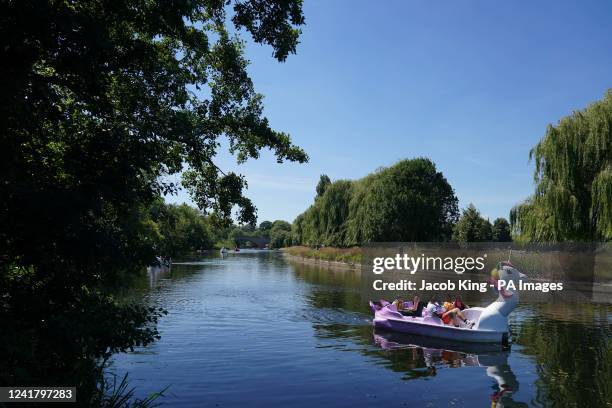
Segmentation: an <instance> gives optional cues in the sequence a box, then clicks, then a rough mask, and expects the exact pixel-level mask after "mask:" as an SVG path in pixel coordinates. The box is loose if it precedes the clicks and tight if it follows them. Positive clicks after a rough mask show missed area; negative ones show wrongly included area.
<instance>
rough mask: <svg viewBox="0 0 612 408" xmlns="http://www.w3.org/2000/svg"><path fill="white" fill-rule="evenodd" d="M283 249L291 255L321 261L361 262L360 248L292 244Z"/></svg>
mask: <svg viewBox="0 0 612 408" xmlns="http://www.w3.org/2000/svg"><path fill="white" fill-rule="evenodd" d="M283 251H285V253H287V254H289V255H291V256H297V257H302V258H311V259H318V260H322V261H332V262H345V263H350V264H359V263H361V248H359V247H351V248H334V247H325V248H320V249H316V248H310V247H306V246H293V247H288V248H284V249H283Z"/></svg>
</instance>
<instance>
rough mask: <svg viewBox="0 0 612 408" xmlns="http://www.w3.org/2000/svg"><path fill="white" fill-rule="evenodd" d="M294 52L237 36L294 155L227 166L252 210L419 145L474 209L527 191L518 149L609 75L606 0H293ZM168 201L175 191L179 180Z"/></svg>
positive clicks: (528, 170)
mask: <svg viewBox="0 0 612 408" xmlns="http://www.w3.org/2000/svg"><path fill="white" fill-rule="evenodd" d="M304 14H305V17H306V26H305V27H303V34H302V36H301V44H300V45H299V47H298V53H297V55H292V56H290V57H289V58H288V60H287V62H285V63H282V64H281V63H278V62H276V60H274V59H273V58H272V57H271V55H272V51H271V49H270V48H269V47H265V46H259V45H254V44H252V43H249V44H248V47H247V57H248V58H249V59H250V60H251V63H252V65H251V66H250V68H249V72H250V73H251V76H252V78H253V81H254V83H255V86H256V89H257V90H258V92H261V93H262V94H264V95H265V100H264V103H265V106H266V115H267V117H268V118H269V120H270V123H271V125H272V126H273V127H274V128H275V129H277V130H282V131H286V132H288V133H290V134H291V136H292V138H293V140H294V142H295V143H296V144H298V145H300V146H302V147H303V148H304V149H305V150H306V151H307V152H308V154H309V155H310V162H309V163H307V164H301V165H300V164H293V163H284V164H281V165H279V164H276V161H275V160H274V158H273V156H272V155H271V154H268V153H264V154H263V155H262V157H261V158H260V159H259V160H256V161H255V160H252V161H249V162H247V163H246V164H244V165H241V166H236V165H235V161H234V160H233V159H232V158H231V156H229V155H228V154H226V153H222V154H220V155H219V157H217V158H216V162H217V164H219V166H220V167H222V168H224V169H227V170H235V171H238V172H240V173H242V174H244V175H245V176H246V177H247V179H248V181H249V190H248V192H247V195H248V196H249V197H250V198H251V199H252V200H253V201H254V203H255V205H256V206H257V207H258V213H259V221H263V220H266V219H269V220H274V219H286V220H288V221H292V220H293V219H294V218H295V216H297V215H298V214H299V213H301V212H302V211H304V210H305V209H306V208H307V207H308V206H309V205H310V204H311V203H312V200H313V196H314V190H315V186H316V183H317V181H318V178H319V175H320V174H321V173H326V174H328V175H329V176H330V177H331V179H332V180H336V179H356V178H360V177H363V176H365V175H366V174H368V173H370V172H371V171H373V170H375V169H376V168H378V167H380V166H388V165H391V164H393V163H394V162H396V161H398V160H400V159H404V158H412V157H418V156H425V157H428V158H430V159H431V160H433V161H434V163H435V164H436V166H437V168H438V170H439V171H442V172H443V173H444V175H445V176H446V178H447V180H448V181H449V182H450V184H451V185H452V186H453V188H454V189H455V192H456V194H457V197H458V198H459V202H460V207H461V208H464V207H465V206H467V205H468V204H469V203H470V202H472V203H474V204H475V205H476V207H477V208H478V209H479V210H480V211H481V212H482V214H483V215H484V216H487V217H490V218H491V219H494V218H496V217H499V216H503V217H508V213H509V210H510V208H511V207H512V206H513V205H515V204H517V203H518V202H520V201H521V200H523V199H525V198H526V197H527V196H529V195H530V194H531V193H532V192H533V165H532V164H530V163H529V160H528V155H529V150H530V148H531V147H533V146H534V145H535V144H536V143H537V141H538V140H539V139H540V138H541V137H542V136H543V135H544V132H545V130H546V126H547V125H548V124H549V123H556V122H557V121H558V120H559V119H560V118H561V117H563V116H566V115H568V114H569V113H571V112H572V111H573V110H576V109H580V108H583V107H585V106H587V105H588V104H589V103H590V102H592V101H595V100H597V99H600V98H601V97H602V96H603V94H604V92H605V91H606V89H608V88H612V23H611V22H612V2H611V1H608V0H602V1H573V2H568V1H559V0H556V1H542V0H539V1H527V0H522V1H505V2H501V1H490V0H486V1H485V0H483V1H445V2H443V1H425V0H422V1H411V0H405V1H400V0H396V1H388V0H387V1H383V2H379V1H357V0H350V1H349V0H342V1H341V0H329V1H327V0H306V1H305V4H304ZM169 201H174V202H182V201H188V199H187V195H186V194H185V193H181V194H179V196H178V197H173V198H171V199H170V200H169Z"/></svg>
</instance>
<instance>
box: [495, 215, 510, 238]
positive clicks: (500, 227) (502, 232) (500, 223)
mask: <svg viewBox="0 0 612 408" xmlns="http://www.w3.org/2000/svg"><path fill="white" fill-rule="evenodd" d="M491 238H492V240H493V241H495V242H510V241H512V235H511V232H510V223H509V222H508V220H507V219H505V218H496V219H495V221H493V227H492V229H491Z"/></svg>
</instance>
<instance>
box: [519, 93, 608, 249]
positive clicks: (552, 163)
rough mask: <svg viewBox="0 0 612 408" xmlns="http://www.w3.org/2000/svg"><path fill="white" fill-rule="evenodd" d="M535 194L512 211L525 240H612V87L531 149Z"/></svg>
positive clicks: (569, 117)
mask: <svg viewBox="0 0 612 408" xmlns="http://www.w3.org/2000/svg"><path fill="white" fill-rule="evenodd" d="M530 157H531V158H532V159H535V165H536V169H535V176H534V178H535V182H536V191H535V194H534V195H533V196H532V197H530V198H529V199H528V200H527V201H526V202H524V203H522V204H520V205H518V206H516V207H515V208H513V209H512V212H511V221H512V224H513V229H514V232H515V233H516V234H517V235H518V236H519V237H520V239H521V240H524V241H536V242H544V241H550V242H558V241H568V240H569V241H591V240H597V241H600V240H604V241H609V240H612V90H610V91H608V92H607V93H606V95H605V97H604V98H603V100H601V101H598V102H595V103H593V104H592V105H590V106H589V107H587V108H586V109H584V110H582V111H578V112H574V113H573V114H572V115H570V116H568V117H565V118H563V119H561V120H560V121H559V123H558V124H557V125H556V126H552V125H550V126H549V127H548V129H547V130H546V134H545V135H544V138H542V140H540V142H539V143H538V144H537V145H536V146H535V147H534V148H533V149H532V150H531V152H530Z"/></svg>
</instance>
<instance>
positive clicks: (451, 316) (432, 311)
mask: <svg viewBox="0 0 612 408" xmlns="http://www.w3.org/2000/svg"><path fill="white" fill-rule="evenodd" d="M427 312H428V314H429V315H430V316H437V317H439V318H440V319H441V320H442V322H443V323H444V324H450V323H451V322H452V323H453V324H454V326H459V322H460V321H462V322H463V323H465V324H466V325H467V326H468V327H469V328H470V329H471V328H472V327H473V326H474V322H473V321H471V320H467V319H466V318H465V316H464V315H463V313H461V310H459V309H458V308H456V307H451V308H450V309H449V310H447V309H445V308H444V307H442V306H440V304H439V303H438V302H437V299H436V297H435V296H434V297H432V298H431V300H430V301H429V303H428V304H427Z"/></svg>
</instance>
